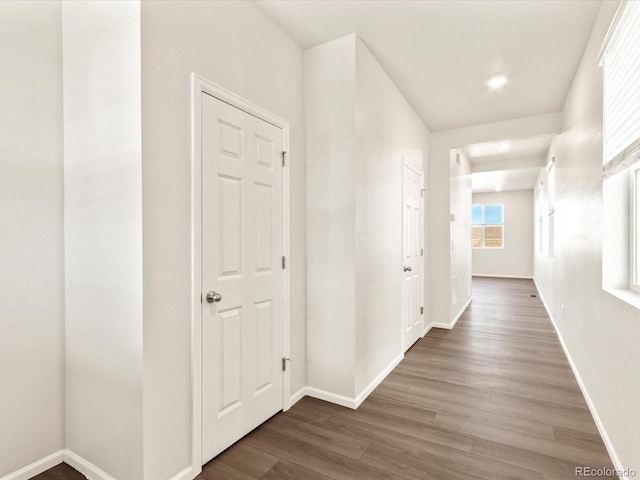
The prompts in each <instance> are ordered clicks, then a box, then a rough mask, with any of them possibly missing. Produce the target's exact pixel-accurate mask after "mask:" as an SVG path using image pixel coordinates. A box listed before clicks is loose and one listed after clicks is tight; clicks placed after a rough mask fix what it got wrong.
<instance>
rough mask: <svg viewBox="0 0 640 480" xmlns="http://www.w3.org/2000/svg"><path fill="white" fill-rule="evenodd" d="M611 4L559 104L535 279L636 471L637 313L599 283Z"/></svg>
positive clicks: (639, 438) (618, 448)
mask: <svg viewBox="0 0 640 480" xmlns="http://www.w3.org/2000/svg"><path fill="white" fill-rule="evenodd" d="M617 3H618V2H603V4H602V7H601V9H600V13H599V15H598V18H597V20H596V23H595V26H594V29H593V32H592V34H591V38H590V40H589V43H588V45H587V48H586V49H585V52H584V56H583V59H582V63H581V64H580V67H579V68H578V71H577V73H576V77H575V79H574V82H573V85H572V87H571V89H570V91H569V95H568V97H567V101H566V103H565V106H564V111H563V113H564V123H563V129H562V134H561V135H559V136H558V138H557V139H556V142H555V143H554V144H553V145H552V149H553V151H552V152H551V153H550V155H553V156H555V157H556V166H555V167H554V168H556V180H555V185H556V188H555V217H556V219H555V222H556V226H557V228H556V235H555V239H556V241H555V258H554V259H549V258H548V256H546V254H545V252H542V253H539V252H537V249H536V261H535V279H536V282H537V284H538V287H539V289H540V293H541V295H542V297H543V298H544V300H545V302H546V304H547V305H548V307H549V309H550V311H551V314H552V316H553V318H554V320H555V323H556V325H557V327H558V329H559V331H560V333H561V335H562V338H563V339H564V341H565V343H566V346H567V349H568V351H569V353H570V356H571V358H572V359H573V361H574V363H575V365H576V368H577V370H578V372H579V375H580V377H581V379H582V381H583V383H584V385H585V387H586V390H587V391H588V395H589V397H590V398H591V400H592V401H593V405H594V406H595V410H596V411H597V414H598V416H599V418H600V419H601V421H602V424H603V425H604V429H605V430H606V435H607V436H608V438H609V439H610V442H611V444H612V445H613V447H614V450H615V455H614V461H616V456H617V457H618V458H619V462H620V463H619V465H621V466H624V467H627V468H632V469H635V470H636V471H640V433H639V432H640V408H638V402H637V400H636V399H638V398H640V348H638V339H640V312H638V310H637V309H636V308H634V307H632V306H630V305H628V304H627V303H625V302H623V301H621V300H619V299H618V298H616V297H614V296H612V295H610V294H608V293H606V292H604V291H603V290H602V261H601V260H602V237H603V236H605V235H607V234H608V232H607V231H604V230H603V217H604V216H606V215H609V213H606V212H603V210H602V70H601V69H600V67H599V66H598V64H597V55H598V52H599V50H600V47H601V45H602V41H603V39H604V35H605V33H606V32H607V29H608V27H609V24H610V22H611V19H612V17H613V14H614V12H615V10H616V8H617ZM541 179H542V180H544V178H541ZM543 211H544V208H543ZM543 269H546V270H547V272H546V275H545V274H543V271H544V270H543ZM562 305H564V306H565V308H564V315H563V313H562ZM605 440H606V438H605Z"/></svg>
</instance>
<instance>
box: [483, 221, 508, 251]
mask: <svg viewBox="0 0 640 480" xmlns="http://www.w3.org/2000/svg"><path fill="white" fill-rule="evenodd" d="M502 244H503V242H502V227H501V226H500V227H484V246H485V248H500V247H502Z"/></svg>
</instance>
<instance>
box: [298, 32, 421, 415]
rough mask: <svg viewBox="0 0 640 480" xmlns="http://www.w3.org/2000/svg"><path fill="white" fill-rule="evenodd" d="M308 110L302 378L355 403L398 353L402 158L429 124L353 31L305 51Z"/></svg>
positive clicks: (327, 394) (410, 155) (417, 157)
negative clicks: (305, 359) (305, 354)
mask: <svg viewBox="0 0 640 480" xmlns="http://www.w3.org/2000/svg"><path fill="white" fill-rule="evenodd" d="M305 114H306V122H307V123H306V127H307V132H308V135H307V155H306V156H307V207H308V217H307V231H308V237H307V238H308V241H307V265H308V270H307V271H308V279H307V289H308V337H307V352H308V367H307V371H308V382H309V386H310V387H312V388H313V389H315V390H314V392H315V393H314V394H316V395H318V392H323V394H322V395H324V396H323V397H322V398H327V399H331V400H334V401H336V399H337V397H340V398H341V399H342V400H346V401H345V404H349V405H353V404H354V402H355V399H356V398H357V397H358V395H360V394H361V393H362V392H364V391H366V388H367V386H369V385H370V384H371V382H372V381H373V380H374V379H375V378H376V377H378V376H379V375H380V374H381V373H382V372H384V371H385V369H386V368H387V367H388V366H389V365H390V364H391V363H392V362H393V361H394V360H395V359H397V358H398V357H399V356H400V355H401V354H402V337H401V325H400V318H401V298H402V290H401V286H402V223H401V221H402V215H401V213H402V161H403V157H405V158H406V159H407V160H408V161H414V162H415V163H416V164H418V165H422V161H423V151H424V150H425V149H426V148H427V142H428V133H429V132H428V130H427V129H426V127H425V126H424V124H423V123H422V121H421V120H420V119H419V117H418V116H417V114H416V113H415V112H414V111H413V109H412V108H411V107H410V106H409V104H408V103H407V101H406V100H405V99H404V97H403V96H402V94H401V93H400V91H399V90H398V89H397V88H396V86H395V85H394V84H393V82H392V81H391V80H390V79H389V77H388V76H387V74H386V73H385V72H384V70H383V69H382V67H381V66H380V65H379V64H378V63H377V61H376V60H375V58H374V57H373V55H372V54H371V52H370V51H369V50H368V49H367V47H366V45H365V44H364V43H363V42H362V41H361V40H360V39H359V38H358V37H357V36H356V35H353V34H352V35H348V36H346V37H344V38H341V39H338V40H334V41H332V42H328V43H326V44H323V45H319V46H317V47H314V48H311V49H309V50H307V51H306V52H305ZM420 168H422V167H421V166H420ZM381 299H383V301H381ZM322 395H321V396H322Z"/></svg>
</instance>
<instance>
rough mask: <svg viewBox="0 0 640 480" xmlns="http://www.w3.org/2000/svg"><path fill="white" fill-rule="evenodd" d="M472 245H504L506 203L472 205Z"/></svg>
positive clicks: (476, 246)
mask: <svg viewBox="0 0 640 480" xmlns="http://www.w3.org/2000/svg"><path fill="white" fill-rule="evenodd" d="M471 246H472V247H473V248H503V247H504V205H472V206H471Z"/></svg>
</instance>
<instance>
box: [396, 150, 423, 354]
mask: <svg viewBox="0 0 640 480" xmlns="http://www.w3.org/2000/svg"><path fill="white" fill-rule="evenodd" d="M401 163H402V165H401V167H400V168H401V177H400V178H401V182H402V183H401V191H402V199H401V202H400V203H401V207H402V210H401V214H402V217H401V218H402V254H401V255H400V257H401V260H400V272H402V267H403V266H404V169H405V167H406V168H408V169H409V170H412V171H413V172H415V173H416V174H417V175H419V176H420V239H421V242H420V243H421V245H420V249H421V251H422V255H421V258H420V271H421V275H420V305H421V306H422V308H423V310H424V309H425V296H424V286H425V275H426V272H425V270H424V239H425V235H424V223H425V222H424V212H425V198H426V190H425V189H424V159H422V170H421V171H418V169H416V167H415V165H413V164H412V162H410V161H409V160H407V158H406V157H405V156H404V155H403V156H402V162H401ZM400 278H401V280H400V281H401V283H402V288H403V294H404V274H401V277H400ZM402 313H404V312H401V315H400V339H401V340H400V341H401V344H402V354H403V355H404V354H405V353H406V351H407V346H406V345H405V342H404V324H403V323H402V318H403V316H402ZM424 335H425V331H424V311H423V313H422V314H421V315H420V336H419V337H418V340H419V339H420V338H423V337H424Z"/></svg>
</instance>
